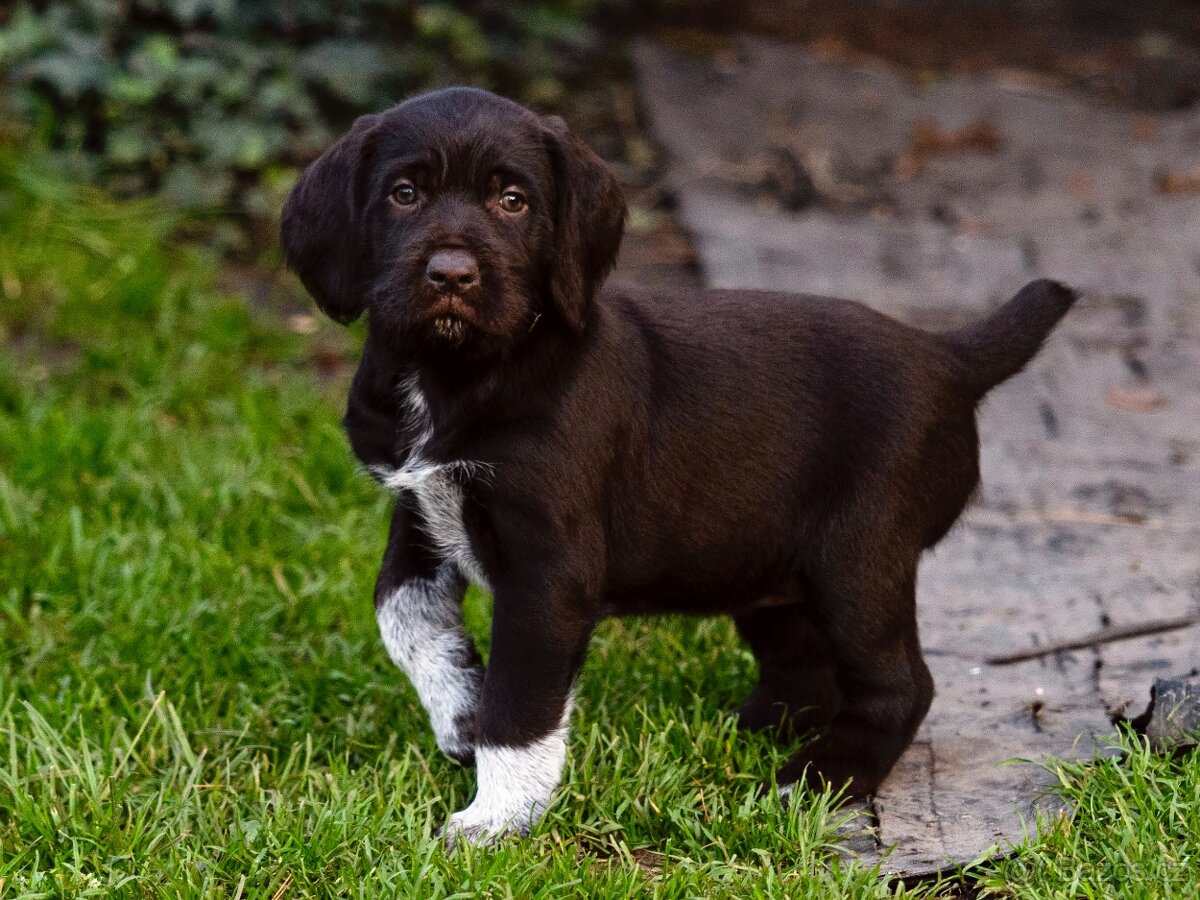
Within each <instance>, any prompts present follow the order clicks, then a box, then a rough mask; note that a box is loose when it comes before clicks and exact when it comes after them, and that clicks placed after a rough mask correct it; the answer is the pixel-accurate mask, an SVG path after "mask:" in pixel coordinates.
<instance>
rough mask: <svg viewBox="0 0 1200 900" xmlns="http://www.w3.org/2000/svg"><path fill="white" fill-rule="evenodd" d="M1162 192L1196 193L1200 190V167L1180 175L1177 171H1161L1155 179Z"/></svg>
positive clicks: (1159, 190)
mask: <svg viewBox="0 0 1200 900" xmlns="http://www.w3.org/2000/svg"><path fill="white" fill-rule="evenodd" d="M1154 184H1155V187H1157V188H1158V192H1159V193H1160V194H1194V193H1196V192H1197V191H1200V169H1193V170H1192V171H1191V172H1188V173H1186V174H1183V175H1180V174H1178V173H1177V172H1160V173H1159V175H1158V177H1157V178H1156V179H1155V180H1154Z"/></svg>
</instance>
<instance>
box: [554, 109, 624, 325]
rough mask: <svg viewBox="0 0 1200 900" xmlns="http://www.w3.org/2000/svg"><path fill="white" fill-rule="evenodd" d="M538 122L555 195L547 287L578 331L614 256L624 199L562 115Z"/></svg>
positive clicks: (617, 186) (602, 165) (621, 223)
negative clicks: (555, 203)
mask: <svg viewBox="0 0 1200 900" xmlns="http://www.w3.org/2000/svg"><path fill="white" fill-rule="evenodd" d="M543 122H544V124H545V128H546V131H545V134H546V146H547V149H548V150H549V152H550V159H551V160H552V161H553V163H554V181H555V191H556V192H557V194H558V208H557V209H556V210H555V215H554V239H553V242H552V245H553V246H552V252H553V256H552V257H551V258H550V259H549V260H547V277H546V281H547V289H548V292H549V295H550V299H551V300H552V301H553V303H554V305H555V306H556V307H557V308H558V311H559V312H560V313H561V314H562V316H563V318H564V319H565V320H566V321H567V324H569V325H570V326H571V327H572V328H574V329H575V330H576V331H582V330H583V327H584V324H585V322H586V318H587V310H588V307H589V306H591V303H592V298H593V297H594V296H595V294H596V290H597V288H599V287H600V283H601V282H602V281H603V280H604V276H605V275H607V274H608V273H609V270H611V269H612V267H613V264H614V263H615V262H616V261H617V251H618V250H619V249H620V248H621V234H622V232H623V231H624V230H625V198H624V197H623V196H622V194H621V186H620V185H619V184H618V183H617V179H616V177H614V176H613V173H612V172H611V171H609V168H608V166H606V165H605V164H604V162H603V161H602V160H601V159H600V157H598V156H597V155H596V154H595V153H593V152H592V150H591V148H589V147H588V146H587V145H586V144H584V143H583V141H581V140H579V138H577V137H575V135H573V134H571V132H570V130H569V129H568V128H567V124H566V123H565V122H564V121H563V120H562V119H560V118H559V117H558V116H547V117H546V118H545V119H543Z"/></svg>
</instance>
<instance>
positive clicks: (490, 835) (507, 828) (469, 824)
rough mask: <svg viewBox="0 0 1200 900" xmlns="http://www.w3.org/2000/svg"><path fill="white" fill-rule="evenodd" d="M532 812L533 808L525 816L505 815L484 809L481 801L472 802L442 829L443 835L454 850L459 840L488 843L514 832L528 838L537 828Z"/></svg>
mask: <svg viewBox="0 0 1200 900" xmlns="http://www.w3.org/2000/svg"><path fill="white" fill-rule="evenodd" d="M532 813H533V811H532V810H529V811H527V812H526V813H525V815H524V816H521V815H520V814H516V815H511V816H507V817H505V816H504V815H503V814H500V815H498V814H496V813H495V812H494V811H492V810H487V809H480V808H479V804H477V803H472V804H471V805H470V806H468V807H467V808H466V809H463V810H459V811H458V812H456V813H455V814H454V815H452V816H451V817H450V821H449V822H447V823H446V827H445V828H443V829H442V837H443V838H444V839H445V841H446V848H447V849H453V848H454V847H455V846H456V845H457V844H459V843H465V844H474V845H475V846H477V847H481V846H486V845H488V844H494V843H496V842H497V841H499V840H501V839H502V838H504V837H507V836H508V835H510V834H515V835H519V836H521V837H528V835H529V831H530V829H531V828H532V827H533V818H534V817H533V815H532Z"/></svg>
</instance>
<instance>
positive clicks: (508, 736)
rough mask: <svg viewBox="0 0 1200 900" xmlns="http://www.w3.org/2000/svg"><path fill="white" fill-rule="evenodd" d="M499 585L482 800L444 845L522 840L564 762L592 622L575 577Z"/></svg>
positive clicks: (453, 822)
mask: <svg viewBox="0 0 1200 900" xmlns="http://www.w3.org/2000/svg"><path fill="white" fill-rule="evenodd" d="M539 574H541V575H542V577H534V578H528V579H521V580H520V581H516V580H512V581H508V582H507V583H495V582H493V588H494V607H493V609H494V612H493V619H492V652H491V657H490V658H489V660H488V668H487V676H486V678H485V680H484V685H483V695H482V697H481V699H480V705H479V715H478V718H477V725H478V736H477V743H476V748H475V768H476V772H477V774H478V778H479V786H478V790H477V791H476V794H475V799H474V800H473V801H471V804H470V805H469V806H468V807H467V808H466V809H464V810H461V811H460V812H456V813H455V814H454V815H453V816H451V817H450V822H449V824H448V825H447V826H446V841H447V843H448V844H453V843H454V842H455V841H456V840H458V839H464V840H468V841H470V842H472V843H486V842H488V841H490V840H492V839H494V838H497V837H499V836H501V835H504V834H506V833H509V832H517V833H519V834H522V835H525V834H528V833H529V830H530V828H531V827H532V826H533V825H534V824H535V823H536V822H537V821H538V819H540V818H541V816H542V813H543V812H544V811H545V809H546V806H547V805H548V804H549V802H550V797H551V794H552V793H553V792H554V789H555V788H556V787H557V786H558V783H559V780H560V779H561V777H562V769H563V765H564V764H565V762H566V757H567V729H568V720H569V718H570V714H571V686H572V682H573V681H574V678H575V675H576V673H577V672H578V670H579V666H580V664H581V663H582V661H583V656H584V652H585V650H586V648H587V641H588V636H589V635H590V633H591V626H592V622H591V620H590V619H589V618H588V617H586V616H585V615H582V614H581V608H582V607H581V605H580V604H579V603H577V602H574V601H575V600H576V599H577V598H576V597H574V596H573V593H574V592H575V591H576V590H577V588H576V587H573V586H571V585H572V584H573V583H574V584H577V582H573V580H568V579H565V578H546V577H544V573H539Z"/></svg>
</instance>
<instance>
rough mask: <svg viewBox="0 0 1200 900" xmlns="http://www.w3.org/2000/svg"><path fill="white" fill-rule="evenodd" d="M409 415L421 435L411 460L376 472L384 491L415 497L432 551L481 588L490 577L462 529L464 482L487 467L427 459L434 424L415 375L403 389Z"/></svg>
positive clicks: (377, 468)
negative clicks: (426, 449)
mask: <svg viewBox="0 0 1200 900" xmlns="http://www.w3.org/2000/svg"><path fill="white" fill-rule="evenodd" d="M401 390H402V391H403V392H404V397H405V400H406V403H407V406H408V410H409V415H410V416H413V417H414V418H415V419H416V420H417V421H418V423H419V428H420V436H419V437H418V438H417V440H416V442H415V443H414V444H413V447H412V450H411V452H410V453H409V457H408V460H407V461H406V462H405V464H404V465H403V466H402V467H401V468H398V469H393V468H385V467H383V466H376V467H374V468H373V469H372V471H373V472H374V474H375V476H376V477H377V478H379V480H380V481H381V482H383V484H384V486H386V487H387V488H389V489H391V490H393V491H396V492H397V493H399V492H400V491H409V492H411V493H412V495H413V496H414V497H415V498H416V501H417V507H418V508H419V509H420V511H421V517H422V518H423V519H424V520H425V531H426V533H427V534H428V536H429V539H430V540H431V541H432V542H433V545H434V549H435V550H437V551H438V553H440V554H441V555H442V557H443V558H444V559H446V560H449V561H451V562H453V563H454V564H455V565H457V566H458V569H459V571H460V572H462V573H463V575H464V576H465V577H467V578H468V579H470V580H471V581H473V582H474V583H475V584H478V585H480V586H482V587H487V586H488V583H487V578H486V576H485V575H484V573H483V568H482V567H481V566H480V565H479V561H478V560H477V559H476V557H475V554H474V553H473V552H472V550H471V541H470V539H469V538H468V537H467V531H466V528H465V527H464V525H463V481H464V480H466V479H467V478H470V477H472V476H475V477H478V476H479V475H481V474H483V471H481V470H484V469H485V468H486V467H484V466H481V465H480V464H479V463H476V462H472V461H470V460H456V461H454V462H449V463H435V462H431V461H430V460H429V459H427V458H426V457H425V455H424V451H425V445H426V444H427V443H428V442H429V439H430V438H431V437H432V436H433V422H432V420H431V419H430V416H429V407H428V406H427V405H426V403H425V397H424V395H423V394H422V393H421V391H420V388H418V387H417V380H416V377H415V376H410V377H409V378H408V379H406V380H405V381H404V383H403V384H402V385H401Z"/></svg>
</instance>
